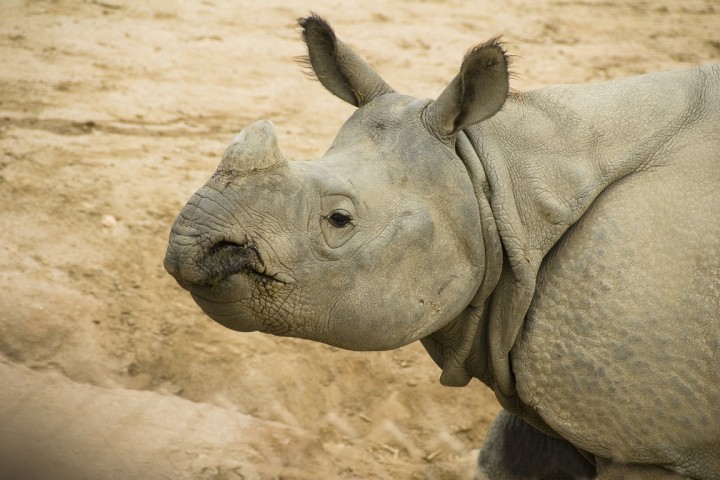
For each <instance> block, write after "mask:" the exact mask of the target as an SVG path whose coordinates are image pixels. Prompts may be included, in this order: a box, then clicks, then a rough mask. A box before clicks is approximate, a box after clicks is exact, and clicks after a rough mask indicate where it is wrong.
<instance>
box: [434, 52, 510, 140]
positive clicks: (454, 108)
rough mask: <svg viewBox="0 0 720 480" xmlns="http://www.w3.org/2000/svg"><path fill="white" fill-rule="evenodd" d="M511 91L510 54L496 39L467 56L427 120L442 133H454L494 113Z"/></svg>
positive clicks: (435, 103)
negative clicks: (508, 55)
mask: <svg viewBox="0 0 720 480" xmlns="http://www.w3.org/2000/svg"><path fill="white" fill-rule="evenodd" d="M508 91H509V73H508V57H507V54H506V53H505V50H504V49H503V47H502V44H501V43H500V41H499V39H498V38H493V39H491V40H489V41H488V42H487V43H484V44H482V45H479V46H477V47H475V48H473V49H472V50H470V52H468V54H467V55H465V58H464V59H463V62H462V66H461V67H460V73H458V74H457V76H456V77H455V78H453V80H452V81H451V82H450V85H448V86H447V87H446V88H445V90H443V92H442V93H441V94H440V96H439V97H438V99H437V100H435V101H434V102H433V103H431V104H430V106H429V107H428V108H427V109H426V110H425V119H426V122H427V124H428V126H429V127H430V128H431V129H432V130H434V131H436V132H438V133H440V134H441V135H446V136H450V135H454V134H455V133H457V132H458V131H460V130H462V129H463V128H465V127H468V126H470V125H473V124H475V123H478V122H482V121H483V120H486V119H488V118H490V117H492V116H493V115H495V114H496V113H497V112H498V110H500V109H501V108H502V106H503V104H504V103H505V99H506V98H507V95H508Z"/></svg>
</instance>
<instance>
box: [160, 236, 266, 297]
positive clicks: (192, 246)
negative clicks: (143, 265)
mask: <svg viewBox="0 0 720 480" xmlns="http://www.w3.org/2000/svg"><path fill="white" fill-rule="evenodd" d="M199 238H200V237H199V236H196V237H191V236H187V235H180V234H178V233H176V232H175V231H173V232H172V233H171V234H170V242H169V245H168V249H167V252H166V254H165V262H164V265H165V270H167V271H168V273H169V274H170V275H172V276H173V277H175V279H176V280H177V281H178V283H179V284H180V285H181V286H182V287H183V288H189V287H191V286H193V285H198V286H206V287H212V286H214V285H217V284H218V283H220V282H222V281H223V280H224V279H226V278H228V277H230V276H232V275H236V274H239V273H245V274H248V275H257V276H259V277H262V276H265V275H266V270H267V269H266V268H265V265H264V263H263V260H262V258H261V257H260V253H259V252H258V250H257V248H256V247H255V246H254V245H253V244H251V243H248V242H244V243H237V242H233V241H227V240H224V239H222V240H215V241H210V242H208V243H209V245H210V246H209V247H205V248H203V246H201V245H198V244H196V243H199V242H197V240H199Z"/></svg>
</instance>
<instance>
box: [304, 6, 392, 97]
mask: <svg viewBox="0 0 720 480" xmlns="http://www.w3.org/2000/svg"><path fill="white" fill-rule="evenodd" d="M298 25H299V26H300V28H301V30H302V37H303V40H304V41H305V43H306V44H307V49H308V56H307V58H304V59H303V60H304V61H305V62H306V63H307V65H308V66H309V67H310V68H311V70H312V73H313V74H314V76H315V77H317V79H318V80H320V83H322V84H323V85H324V86H325V88H327V89H328V90H330V92H331V93H332V94H333V95H335V96H337V97H339V98H341V99H342V100H345V101H346V102H348V103H350V104H352V105H355V106H356V107H362V106H363V105H365V104H366V103H369V102H370V101H371V100H372V99H373V98H375V97H378V96H380V95H383V94H385V93H390V92H392V91H393V89H392V88H391V87H390V85H388V84H387V83H385V81H384V80H383V79H382V78H380V76H379V75H378V74H377V73H375V71H374V70H373V69H372V68H370V66H369V65H368V64H367V63H365V60H363V59H362V58H360V57H359V56H358V55H357V54H356V53H355V52H353V51H352V50H351V49H350V48H349V47H348V46H347V45H345V44H344V43H343V42H342V41H340V40H339V39H338V38H337V37H336V36H335V32H334V31H333V29H332V28H331V27H330V25H329V24H328V23H327V22H326V21H325V20H324V19H323V18H321V17H319V16H318V15H315V14H312V15H311V16H309V17H306V18H301V19H299V20H298Z"/></svg>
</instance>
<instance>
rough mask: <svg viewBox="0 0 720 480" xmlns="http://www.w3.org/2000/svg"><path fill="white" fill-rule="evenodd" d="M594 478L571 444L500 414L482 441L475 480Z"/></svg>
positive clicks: (508, 414) (589, 465) (513, 417)
mask: <svg viewBox="0 0 720 480" xmlns="http://www.w3.org/2000/svg"><path fill="white" fill-rule="evenodd" d="M595 474H596V472H595V466H594V465H593V464H591V463H590V462H589V461H588V460H587V459H586V458H585V457H584V456H583V455H582V454H581V453H580V451H579V450H578V449H577V448H575V447H574V446H573V445H572V444H570V443H569V442H567V441H565V440H562V439H560V438H555V437H551V436H549V435H546V434H544V433H542V432H540V431H539V430H537V429H535V428H533V427H531V426H530V425H529V424H527V423H526V422H525V421H524V420H523V419H522V418H520V417H519V416H517V415H514V414H512V413H509V412H507V411H505V410H503V411H501V412H500V413H499V414H498V416H497V417H496V418H495V421H494V422H493V424H492V426H491V427H490V430H489V431H488V433H487V436H486V437H485V443H484V444H483V447H482V449H481V450H480V455H479V457H478V473H477V474H476V476H475V480H486V479H487V480H529V479H537V480H543V479H547V480H550V479H552V480H580V479H588V480H589V479H591V478H595Z"/></svg>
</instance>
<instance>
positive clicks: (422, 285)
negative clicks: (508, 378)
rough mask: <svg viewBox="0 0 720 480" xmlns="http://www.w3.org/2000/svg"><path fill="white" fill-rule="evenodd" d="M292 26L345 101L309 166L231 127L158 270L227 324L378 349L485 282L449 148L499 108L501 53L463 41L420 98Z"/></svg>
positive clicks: (438, 320)
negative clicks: (443, 82)
mask: <svg viewBox="0 0 720 480" xmlns="http://www.w3.org/2000/svg"><path fill="white" fill-rule="evenodd" d="M300 27H301V29H302V33H303V39H304V40H305V42H306V43H307V47H308V53H309V55H308V63H309V65H310V66H311V68H312V70H313V72H314V74H315V76H316V77H317V78H318V79H319V80H320V82H322V84H323V85H324V86H325V87H326V88H327V89H328V90H330V92H332V93H333V94H335V95H336V96H338V97H339V98H341V99H343V100H345V101H347V102H349V103H351V104H353V105H355V106H356V107H358V109H357V110H356V111H355V112H354V114H353V115H352V116H351V117H350V118H349V119H348V120H347V122H346V123H345V124H344V126H343V127H342V128H341V129H340V131H339V133H338V134H337V137H336V138H335V140H334V141H333V143H332V145H331V147H330V148H329V150H328V151H327V153H326V154H325V155H323V156H322V157H321V158H319V159H315V160H310V161H299V160H294V161H287V160H286V159H285V158H284V157H283V155H282V153H281V152H280V150H279V148H278V144H277V139H276V135H275V131H274V128H273V125H272V123H271V122H269V121H260V122H256V123H254V124H252V125H250V126H248V127H247V128H246V129H245V130H243V131H242V132H241V133H240V134H239V135H238V136H237V137H235V139H234V140H233V142H232V143H231V144H230V146H228V147H227V150H226V151H225V154H224V156H223V158H222V161H221V162H220V165H219V167H218V169H217V171H216V172H215V173H214V175H213V176H212V178H210V180H209V181H208V182H207V183H206V184H205V185H204V186H203V187H202V188H201V189H200V190H199V191H198V192H197V193H195V194H194V195H193V197H192V198H191V199H190V200H189V202H188V203H187V205H186V206H185V207H184V208H183V210H182V211H181V212H180V214H179V216H178V218H177V220H176V221H175V223H174V225H173V227H172V232H171V234H170V241H169V246H168V249H167V254H166V257H165V268H166V269H167V270H168V272H169V273H170V274H172V275H173V276H174V277H175V278H176V279H177V281H178V283H179V284H180V285H181V286H182V287H183V288H185V289H187V290H188V291H189V292H190V293H191V294H192V296H193V298H194V299H195V301H196V302H197V303H198V305H199V306H200V307H201V308H202V309H203V311H204V312H205V313H206V314H207V315H209V316H210V317H211V318H213V319H214V320H215V321H217V322H219V323H221V324H222V325H225V326H226V327H229V328H231V329H234V330H238V331H262V332H266V333H271V334H275V335H283V336H293V337H300V338H306V339H311V340H316V341H320V342H324V343H327V344H330V345H334V346H337V347H341V348H346V349H352V350H384V349H391V348H397V347H400V346H403V345H406V344H408V343H411V342H413V341H415V340H418V339H422V338H424V337H427V336H428V335H430V334H432V333H433V332H436V331H438V330H441V329H443V328H448V326H449V325H454V324H453V321H454V320H455V319H457V318H458V317H459V316H461V315H462V314H463V312H464V311H465V310H466V309H467V308H469V306H471V305H472V304H473V302H474V301H475V302H477V301H478V296H480V297H482V296H487V292H485V293H482V292H483V291H484V290H487V287H486V288H483V285H487V284H493V282H496V281H497V276H498V275H497V271H498V269H499V267H498V266H497V259H498V258H499V255H501V254H500V253H498V252H499V247H498V245H497V241H496V240H495V237H496V235H495V236H493V234H492V228H493V226H492V225H491V223H492V221H491V220H492V215H491V214H490V215H488V214H487V209H486V206H484V203H483V201H482V198H483V196H482V193H481V192H478V191H477V190H478V186H477V182H475V181H473V173H472V172H471V171H469V169H468V167H467V166H466V165H465V164H464V163H463V160H462V159H461V156H459V155H458V150H459V149H462V148H465V147H464V145H465V144H464V143H463V141H462V140H463V138H464V137H463V133H462V130H463V129H464V128H466V127H467V126H469V125H472V124H475V123H478V122H482V121H483V120H485V119H487V118H489V117H491V116H492V115H494V114H495V113H496V112H497V111H498V110H499V109H500V108H501V107H502V105H503V103H504V102H505V99H506V97H507V94H508V71H507V59H506V56H505V53H504V51H503V49H502V48H501V47H500V46H499V45H498V43H497V42H496V41H491V42H488V43H486V44H484V45H481V46H479V47H476V48H475V49H473V50H471V51H470V52H469V53H468V54H467V55H466V57H465V59H464V61H463V63H462V67H461V69H460V72H459V74H458V75H457V76H456V77H455V78H454V79H453V80H452V81H451V83H450V84H449V85H448V86H447V88H446V89H445V90H444V91H443V92H442V94H441V95H440V97H439V98H438V99H437V100H435V101H432V100H427V99H417V98H413V97H411V96H407V95H403V94H399V93H396V92H395V91H394V90H393V89H392V88H391V87H390V86H389V85H388V84H387V83H386V82H385V81H383V80H382V79H381V78H380V77H379V76H378V75H377V74H376V73H375V72H374V71H373V70H372V69H371V68H370V67H369V66H368V65H367V64H366V63H365V62H364V61H363V60H362V59H361V58H359V57H358V56H357V55H356V54H355V53H354V52H352V51H351V50H350V49H349V48H348V47H347V46H346V45H345V44H344V43H343V42H341V41H340V40H339V39H337V38H336V36H335V34H334V32H333V31H332V29H331V28H330V26H329V25H328V24H327V23H326V22H325V21H324V20H322V19H321V18H319V17H317V16H311V17H309V18H305V19H302V20H301V21H300ZM488 217H489V219H490V221H488ZM483 218H484V220H482V221H481V219H483ZM489 243H492V248H491V247H490V246H489ZM490 250H492V253H490V254H489V253H488V252H489V251H490ZM489 256H490V257H492V262H490V261H489V259H488V257H489ZM491 263H492V265H490V264H491ZM491 267H492V268H491ZM490 270H492V272H491V271H490ZM453 328H454V327H453Z"/></svg>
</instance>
